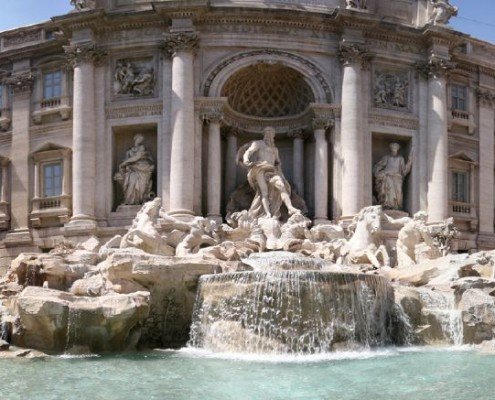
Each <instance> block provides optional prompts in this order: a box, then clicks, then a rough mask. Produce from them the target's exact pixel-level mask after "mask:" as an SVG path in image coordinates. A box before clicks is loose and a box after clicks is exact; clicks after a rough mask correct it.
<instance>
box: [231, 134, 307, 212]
mask: <svg viewBox="0 0 495 400" xmlns="http://www.w3.org/2000/svg"><path fill="white" fill-rule="evenodd" d="M237 160H238V163H240V164H242V165H243V166H244V167H246V168H247V170H248V174H247V179H248V182H249V185H250V186H251V188H252V189H253V190H254V191H255V192H256V194H255V196H254V200H253V202H252V203H251V207H250V208H249V215H250V217H251V218H260V217H268V218H272V217H275V218H280V215H281V213H280V209H281V207H282V205H285V206H286V207H287V211H288V213H289V215H293V214H295V213H298V212H300V211H299V210H298V209H297V208H295V207H294V206H293V205H292V201H291V198H290V195H291V188H290V185H289V183H288V182H287V179H285V176H284V174H283V172H282V168H281V163H280V157H279V154H278V149H277V147H276V146H275V129H273V128H272V127H267V128H265V130H264V137H263V140H256V141H253V142H250V143H248V144H246V145H244V146H243V147H241V149H240V150H239V152H238V154H237Z"/></svg>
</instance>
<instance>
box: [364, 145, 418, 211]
mask: <svg viewBox="0 0 495 400" xmlns="http://www.w3.org/2000/svg"><path fill="white" fill-rule="evenodd" d="M399 151H400V145H399V144H398V143H391V144H390V153H391V154H390V155H386V156H384V157H382V159H381V160H380V161H378V162H377V163H376V164H375V166H374V167H373V176H374V178H375V191H376V194H377V200H378V204H380V205H382V206H383V207H384V208H385V209H390V210H402V208H403V202H404V195H403V191H402V186H403V182H404V178H405V177H406V176H407V175H408V174H409V173H410V172H411V167H412V156H413V149H411V153H410V154H409V159H408V161H407V162H405V160H404V157H402V156H401V155H400V154H399Z"/></svg>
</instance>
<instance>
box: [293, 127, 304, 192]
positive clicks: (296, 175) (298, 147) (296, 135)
mask: <svg viewBox="0 0 495 400" xmlns="http://www.w3.org/2000/svg"><path fill="white" fill-rule="evenodd" d="M289 136H291V137H292V138H293V139H294V142H293V143H294V145H293V149H292V180H293V182H294V188H295V189H296V193H297V194H298V195H299V196H301V197H304V131H302V130H296V131H293V132H290V133H289Z"/></svg>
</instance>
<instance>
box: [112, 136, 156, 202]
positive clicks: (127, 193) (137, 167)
mask: <svg viewBox="0 0 495 400" xmlns="http://www.w3.org/2000/svg"><path fill="white" fill-rule="evenodd" d="M143 141H144V136H143V135H142V134H137V135H135V136H134V145H133V146H132V147H131V148H130V149H129V150H127V152H126V155H125V159H124V161H122V162H121V163H120V165H119V170H118V172H117V173H116V174H115V175H114V180H115V181H116V182H118V183H119V184H120V186H121V187H122V191H123V194H124V202H123V203H122V205H142V204H144V203H146V202H147V201H149V200H150V199H152V198H153V197H154V195H153V193H152V186H153V180H152V176H153V172H154V170H155V162H154V160H153V157H152V156H151V154H150V152H149V151H148V150H147V149H146V147H145V146H144V144H143Z"/></svg>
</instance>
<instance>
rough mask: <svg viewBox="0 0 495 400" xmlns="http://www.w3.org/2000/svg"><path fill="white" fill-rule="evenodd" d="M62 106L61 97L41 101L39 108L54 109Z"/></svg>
mask: <svg viewBox="0 0 495 400" xmlns="http://www.w3.org/2000/svg"><path fill="white" fill-rule="evenodd" d="M61 105H62V98H61V97H53V98H51V99H44V100H41V102H40V106H41V108H56V107H60V106H61Z"/></svg>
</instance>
